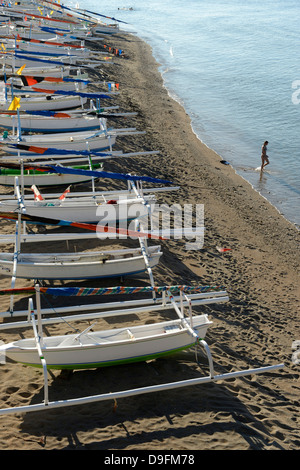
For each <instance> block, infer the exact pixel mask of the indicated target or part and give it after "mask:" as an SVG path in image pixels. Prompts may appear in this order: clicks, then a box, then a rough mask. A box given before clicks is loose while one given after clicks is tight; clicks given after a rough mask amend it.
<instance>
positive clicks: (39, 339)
mask: <svg viewBox="0 0 300 470" xmlns="http://www.w3.org/2000/svg"><path fill="white" fill-rule="evenodd" d="M167 295H168V297H169V299H170V301H171V304H172V305H173V307H174V308H175V311H176V313H177V314H178V316H179V317H180V318H181V319H182V321H183V323H184V327H186V328H188V329H189V330H190V333H191V334H192V335H193V336H194V337H196V338H195V339H196V344H197V345H198V344H199V345H201V346H202V347H203V348H204V350H205V353H206V356H207V359H208V365H209V375H207V376H204V377H197V378H193V379H187V380H181V381H176V382H169V383H164V384H159V385H151V386H147V387H141V388H134V389H128V390H122V391H118V392H112V393H111V392H109V393H103V394H98V395H91V396H86V397H82V398H75V399H66V400H58V401H53V402H51V401H49V394H48V373H47V363H46V359H45V357H44V356H43V349H42V344H43V336H42V331H41V327H42V325H41V310H40V303H39V301H37V317H38V319H37V320H38V328H37V326H36V319H35V315H34V310H33V308H32V300H31V302H29V312H28V315H30V317H31V322H32V326H33V330H34V336H35V341H36V347H37V351H38V354H39V357H40V360H41V365H42V369H43V376H44V401H43V402H42V403H40V404H35V405H25V406H18V407H13V408H2V409H0V415H7V414H13V413H28V412H33V411H35V412H37V411H45V410H48V409H53V408H62V407H67V406H75V405H83V404H88V403H95V402H101V401H107V400H116V399H118V398H125V397H130V396H138V395H142V394H145V393H154V392H161V391H165V390H173V389H176V388H183V387H191V386H195V385H201V384H203V383H208V382H217V381H219V380H228V379H232V378H236V377H245V376H248V375H256V374H263V373H267V372H271V371H274V370H277V369H281V368H283V367H284V364H283V363H281V364H276V365H273V366H266V367H259V368H255V369H245V370H241V371H236V372H229V373H226V374H216V373H215V370H214V364H213V359H212V354H211V351H210V348H209V346H208V344H207V343H206V341H204V340H203V339H199V338H198V336H197V335H196V333H195V332H194V330H193V329H192V328H191V327H190V325H189V324H188V322H187V321H186V318H185V317H184V312H183V308H184V307H183V305H184V304H183V301H182V298H181V299H180V302H181V307H182V308H181V309H180V308H179V307H178V305H177V302H176V301H175V300H174V298H173V296H172V295H171V293H170V292H168V293H167ZM37 297H38V298H39V289H38V288H37ZM186 298H187V299H188V297H187V296H186ZM164 301H165V299H164ZM179 305H180V304H179ZM189 305H190V303H189V302H188V306H189Z"/></svg>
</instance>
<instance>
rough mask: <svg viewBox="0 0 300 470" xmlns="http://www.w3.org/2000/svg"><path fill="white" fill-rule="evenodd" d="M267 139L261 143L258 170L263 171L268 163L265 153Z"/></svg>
mask: <svg viewBox="0 0 300 470" xmlns="http://www.w3.org/2000/svg"><path fill="white" fill-rule="evenodd" d="M268 143H269V142H268V141H267V140H266V141H265V142H264V143H263V146H262V148H261V168H260V171H263V169H264V167H265V166H267V165H269V163H270V162H269V157H268V155H267V145H268Z"/></svg>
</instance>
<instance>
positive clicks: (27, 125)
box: [0, 113, 100, 133]
mask: <svg viewBox="0 0 300 470" xmlns="http://www.w3.org/2000/svg"><path fill="white" fill-rule="evenodd" d="M64 114H65V113H61V117H55V116H34V115H32V116H30V115H28V116H22V115H20V126H21V130H22V132H41V133H55V132H77V131H88V130H96V129H99V128H100V124H99V118H98V117H93V116H87V115H86V116H74V115H70V116H69V117H67V116H66V117H65V116H64ZM66 114H67V113H66ZM0 127H2V128H4V129H9V130H17V129H18V116H17V115H13V116H11V115H1V116H0Z"/></svg>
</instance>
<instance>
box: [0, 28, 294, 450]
mask: <svg viewBox="0 0 300 470" xmlns="http://www.w3.org/2000/svg"><path fill="white" fill-rule="evenodd" d="M106 42H107V43H109V44H110V45H112V46H115V47H121V45H122V49H123V50H124V52H125V54H126V55H127V57H126V58H125V59H123V58H116V59H114V62H115V65H106V66H105V67H104V69H103V72H102V73H101V76H103V77H104V78H105V77H107V78H108V79H109V80H111V81H114V80H115V81H116V82H118V83H120V95H119V96H118V97H117V98H116V104H119V105H120V109H122V110H125V111H128V112H130V111H137V112H138V115H137V116H136V118H133V119H132V118H130V119H128V121H127V120H125V121H124V122H125V124H124V125H123V121H122V124H121V122H119V121H117V122H112V123H111V125H113V126H115V127H126V125H127V123H128V126H130V127H131V126H132V127H134V126H136V128H137V130H145V131H146V134H145V135H144V136H133V137H125V138H122V139H120V141H118V143H117V145H116V149H117V148H120V149H122V150H123V151H124V152H125V151H139V150H159V151H160V154H159V155H158V156H151V157H138V158H137V159H135V158H134V159H132V158H131V159H130V158H129V159H120V161H119V162H118V161H108V162H107V163H105V169H106V170H107V171H118V170H120V169H122V170H123V171H124V169H125V170H126V171H131V172H132V173H134V172H136V173H137V174H145V175H149V176H155V177H157V178H164V179H165V178H166V179H170V180H172V181H173V182H174V184H178V185H180V188H181V189H180V191H178V192H171V193H164V194H163V195H162V196H160V198H161V201H162V202H165V203H166V204H173V203H178V204H185V203H190V204H197V203H199V204H200V203H201V204H204V215H205V228H206V229H205V244H204V247H203V248H202V249H201V250H191V251H187V250H186V249H185V242H183V241H181V240H170V241H165V242H162V243H161V245H162V250H163V256H162V262H161V264H160V265H159V266H158V268H156V269H155V270H154V272H153V273H154V278H155V280H156V284H157V285H164V284H176V283H179V284H183V283H187V284H193V285H196V284H200V285H209V284H213V285H216V284H219V285H224V286H225V287H226V290H227V291H228V294H229V298H230V300H229V303H228V304H222V306H216V307H212V308H210V307H206V308H205V309H204V310H205V313H208V314H209V316H210V318H211V319H212V321H213V325H212V327H211V329H210V330H209V332H208V335H207V342H208V344H209V345H210V348H211V350H212V353H213V357H214V360H215V362H216V369H217V370H218V371H221V372H225V371H226V372H227V371H231V370H239V369H245V368H248V367H249V368H251V367H260V366H264V365H273V364H277V363H281V362H284V363H285V368H284V369H283V370H280V371H278V372H273V373H271V374H265V375H261V376H253V377H246V378H244V379H243V378H237V379H234V380H231V381H228V382H226V381H224V382H221V383H212V384H207V385H204V386H203V385H202V386H196V387H190V388H187V389H183V390H181V389H177V390H174V391H170V392H161V393H158V394H149V395H143V396H141V397H139V398H138V399H135V398H134V397H132V398H127V399H123V400H118V402H117V406H116V407H114V404H113V403H111V404H110V403H108V404H101V403H99V404H94V405H84V406H76V407H75V408H73V409H72V408H65V409H62V410H61V411H55V410H53V411H51V412H48V413H47V411H45V412H42V413H36V414H35V413H32V414H31V413H29V414H27V415H16V416H15V415H11V416H7V417H6V416H3V417H1V424H2V427H1V431H0V448H1V449H3V450H5V449H10V450H11V449H15V450H25V449H26V450H39V449H41V448H44V449H45V450H54V449H85V450H103V451H107V450H126V451H130V450H172V449H173V450H175V449H176V450H179V451H180V450H186V451H188V452H195V451H196V450H250V449H251V450H261V449H265V450H266V449H268V450H280V449H282V450H296V449H298V448H299V436H298V429H299V417H298V416H299V388H300V386H299V371H300V366H299V365H295V364H293V363H292V361H291V356H292V349H291V346H292V342H293V341H295V340H298V339H300V331H299V320H298V318H297V311H298V305H299V278H298V275H299V273H298V269H299V252H298V246H299V245H298V242H297V239H298V241H299V232H298V231H297V230H296V228H295V227H294V226H293V225H292V224H291V223H290V222H288V221H286V219H284V218H283V217H282V216H281V215H280V214H279V213H278V211H277V209H275V208H274V207H273V206H272V205H271V204H270V203H269V202H268V201H267V200H264V199H263V198H262V197H261V195H259V194H258V193H257V192H256V191H255V190H254V189H253V188H252V187H251V185H250V183H248V182H246V181H245V180H244V179H243V178H242V177H241V176H239V175H238V174H236V173H235V171H234V169H233V168H232V167H231V166H227V165H222V164H220V157H219V155H218V154H217V153H216V152H214V151H213V150H211V149H209V148H208V147H207V146H206V145H205V144H203V143H202V142H201V141H200V140H199V139H198V137H197V136H196V134H195V133H194V132H193V130H192V126H191V120H190V117H189V116H188V115H187V113H186V112H185V110H184V109H183V108H182V106H181V105H180V104H179V103H178V102H176V101H175V100H174V99H173V98H171V97H170V96H169V95H168V93H167V90H166V88H165V87H164V86H163V79H162V77H161V75H160V73H159V71H158V67H159V64H158V63H157V62H156V60H155V59H154V57H153V56H152V52H151V47H150V46H149V45H148V44H147V43H145V42H144V41H143V40H141V39H139V38H138V37H136V36H134V35H131V34H126V35H120V34H119V35H118V36H115V37H109V38H107V41H106ZM91 72H92V71H91ZM93 73H94V74H95V77H98V75H99V74H98V72H95V71H94V72H93ZM1 227H2V229H5V230H9V225H8V224H4V223H2V224H1ZM217 246H221V247H228V248H230V249H231V251H229V252H227V253H224V254H220V253H219V252H218V250H217V249H216V247H217ZM89 248H90V247H89V243H86V247H85V249H86V250H88V249H89ZM145 279H146V281H145ZM0 282H1V287H2V288H6V287H8V285H9V284H10V280H9V278H4V277H2V276H1V278H0ZM116 282H117V281H116ZM133 282H136V281H133V280H132V279H131V278H128V279H125V280H124V284H125V285H133ZM142 282H146V283H147V276H146V277H145V278H142ZM20 284H21V285H31V284H30V283H29V282H28V283H25V282H23V283H22V282H21V283H19V285H20ZM73 284H74V283H73ZM91 284H92V283H91V282H85V283H84V285H86V286H89V285H91ZM111 284H112V281H111ZM74 285H76V283H75V284H74ZM93 285H94V286H97V285H102V283H101V282H98V281H95V282H94V283H93ZM106 285H109V283H108V284H106ZM3 304H4V301H3V300H2V299H1V308H2V310H3ZM200 311H201V310H200ZM132 321H135V319H132ZM144 321H151V318H149V317H147V316H145V318H144ZM55 331H60V327H59V326H57V327H56V329H55ZM29 333H30V332H29ZM56 334H59V333H56ZM4 337H6V338H8V339H10V338H14V337H15V334H13V332H11V333H7V334H6V333H5V334H4V333H1V335H0V339H3V338H4ZM10 340H11V339H10ZM203 369H204V371H205V372H206V373H207V369H206V368H205V366H204V367H203ZM202 372H203V371H202V368H201V370H199V366H198V365H197V363H196V362H195V354H194V352H193V351H188V352H184V353H180V354H178V355H175V357H174V358H172V357H170V358H169V359H164V360H157V361H153V362H151V363H149V364H143V363H140V364H132V365H129V366H120V367H113V368H106V370H95V371H84V372H78V373H76V372H75V373H74V374H72V375H71V376H70V377H66V376H64V375H63V374H54V375H53V377H51V386H50V396H51V397H52V399H63V398H64V397H65V393H66V392H67V393H68V394H72V396H74V397H77V396H80V395H85V394H87V393H91V392H92V393H101V392H102V391H103V392H107V391H108V390H109V391H114V390H122V389H126V388H133V387H136V386H143V385H145V384H148V383H149V382H150V383H162V382H168V381H172V380H174V376H175V380H182V379H188V378H191V377H198V376H199V374H201V375H202ZM0 374H1V390H0V402H1V407H4V406H13V405H15V406H16V405H17V404H20V403H22V404H23V403H24V402H26V403H27V402H35V401H36V400H37V399H41V396H42V392H41V386H42V380H41V372H40V371H39V370H34V369H31V368H26V367H23V366H16V365H14V364H6V365H5V366H2V368H1V369H0ZM53 395H54V397H53Z"/></svg>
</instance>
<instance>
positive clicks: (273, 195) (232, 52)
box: [84, 0, 300, 226]
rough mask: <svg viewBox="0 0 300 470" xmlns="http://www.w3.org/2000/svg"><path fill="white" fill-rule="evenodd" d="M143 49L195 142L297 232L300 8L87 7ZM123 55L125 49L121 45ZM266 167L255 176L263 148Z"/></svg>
mask: <svg viewBox="0 0 300 470" xmlns="http://www.w3.org/2000/svg"><path fill="white" fill-rule="evenodd" d="M84 6H85V8H87V9H89V10H92V11H95V12H98V13H101V14H103V15H107V16H109V17H114V18H117V19H119V20H122V21H125V22H127V23H128V24H122V23H120V26H121V27H122V29H125V30H127V31H131V32H135V33H136V34H137V35H138V36H139V37H141V38H142V39H144V40H145V41H146V42H148V43H149V44H150V45H151V46H152V49H153V55H154V56H155V58H156V59H157V60H158V62H159V63H160V64H161V67H160V71H161V73H162V75H163V78H164V82H165V86H166V88H167V89H168V91H169V93H170V95H171V96H172V97H173V98H175V99H176V100H178V101H179V102H180V103H181V104H182V105H183V106H184V108H185V110H186V112H187V113H188V114H189V115H190V116H191V118H192V127H193V130H194V132H195V133H196V135H197V136H198V137H199V139H200V140H201V141H202V142H204V143H205V144H206V145H207V146H208V147H210V148H212V149H213V150H215V151H216V152H217V153H218V154H219V155H220V156H221V158H222V159H223V160H226V161H228V162H229V163H230V164H231V165H232V166H233V168H234V169H235V170H236V172H237V173H238V174H240V175H241V176H243V177H244V178H245V179H246V180H247V181H249V182H250V183H251V184H252V185H253V187H254V188H255V189H256V190H257V191H259V192H260V193H261V195H262V196H264V197H265V198H267V199H268V200H269V201H270V202H271V203H272V204H273V205H274V206H275V207H276V208H277V209H278V210H279V212H280V213H282V214H283V216H284V217H286V218H287V219H288V220H290V221H291V222H293V223H294V224H296V225H297V226H299V225H300V129H299V118H300V59H299V56H300V54H299V53H300V41H299V17H300V2H299V0H259V1H257V0H205V1H204V0H159V1H156V0H151V1H146V0H128V3H127V2H124V0H123V2H122V0H102V1H101V6H100V3H99V2H98V0H86V2H85V3H84ZM124 49H125V47H124ZM265 140H268V141H269V146H268V155H269V157H270V165H269V166H268V167H267V169H268V171H266V172H265V173H264V174H263V176H262V177H261V174H260V171H258V170H257V167H259V166H260V155H261V145H262V143H263V142H264V141H265Z"/></svg>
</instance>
